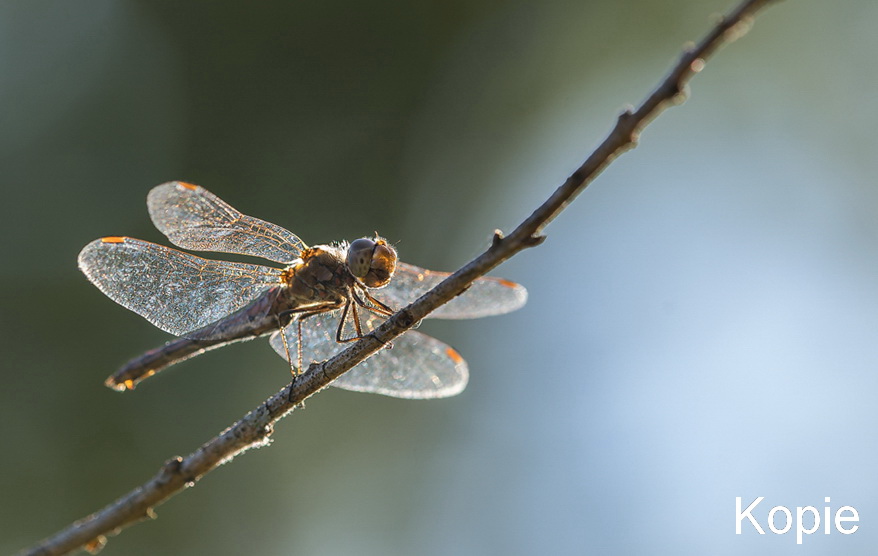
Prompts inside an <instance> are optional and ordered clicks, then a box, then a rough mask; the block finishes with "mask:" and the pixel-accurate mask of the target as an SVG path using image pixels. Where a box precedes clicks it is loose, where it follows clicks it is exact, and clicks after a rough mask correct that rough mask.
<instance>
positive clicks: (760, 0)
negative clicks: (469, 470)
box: [22, 0, 773, 555]
mask: <svg viewBox="0 0 878 556" xmlns="http://www.w3.org/2000/svg"><path fill="white" fill-rule="evenodd" d="M772 1H773V0H748V1H745V2H743V3H742V4H741V5H740V6H738V7H737V8H736V9H735V10H734V11H732V12H731V13H730V14H729V15H728V16H726V17H725V18H723V19H722V20H721V21H719V22H718V23H717V24H716V25H715V26H714V27H713V29H711V31H710V32H709V33H708V34H707V36H705V37H704V39H702V40H701V42H700V43H698V44H697V45H694V46H692V47H690V48H687V49H686V50H685V51H684V52H683V54H682V55H681V57H680V59H679V61H678V62H677V63H676V64H675V65H674V67H673V68H672V69H671V71H670V73H669V74H668V75H667V77H666V78H665V79H664V80H663V81H662V82H661V83H660V84H659V86H658V87H657V88H656V89H655V90H654V91H653V92H652V93H651V94H650V95H649V96H648V97H647V98H646V100H645V101H644V102H643V104H641V105H640V106H639V107H638V108H637V109H636V110H633V111H632V110H626V111H625V112H624V113H622V114H621V115H620V116H619V118H618V120H617V121H616V125H615V127H614V128H613V130H612V131H611V132H610V134H609V135H608V136H607V138H606V139H604V141H603V142H602V143H601V144H600V145H599V146H598V147H597V148H596V149H595V151H594V152H593V153H592V154H591V155H590V156H589V157H588V159H587V160H586V161H585V162H584V163H583V164H582V166H580V167H579V168H578V169H577V170H576V171H575V172H573V174H572V175H571V176H570V177H569V178H567V181H565V182H564V184H563V185H561V187H559V188H558V189H557V190H556V191H555V192H554V193H552V195H551V196H550V197H549V198H548V199H547V200H546V202H544V203H543V204H542V205H541V206H540V207H539V208H537V210H535V211H534V212H533V214H531V215H530V216H529V217H528V218H527V219H526V220H525V221H524V222H522V223H521V224H520V225H519V226H518V227H517V228H516V229H515V230H514V231H513V232H512V233H511V234H509V236H507V237H503V236H502V234H501V233H500V232H499V231H498V232H496V233H495V235H494V241H493V242H492V244H491V246H490V247H489V248H488V250H487V251H485V252H484V253H482V254H481V255H479V256H478V257H476V258H475V259H473V260H472V261H470V262H469V263H468V264H466V265H465V266H464V267H462V268H461V269H460V270H458V271H457V272H455V273H454V274H452V275H451V276H449V277H448V278H447V279H446V280H444V281H443V282H442V283H440V284H439V285H438V286H436V287H435V288H433V289H432V290H430V291H429V292H427V293H426V294H424V295H423V296H421V297H420V298H419V299H417V300H416V301H415V302H413V303H412V304H410V305H409V306H408V307H405V308H403V309H401V310H400V311H398V312H397V313H395V314H394V315H393V316H391V317H390V318H388V319H387V321H385V322H384V323H383V324H382V325H381V326H379V327H378V328H376V329H375V330H374V331H373V332H372V334H370V335H369V336H367V337H365V338H363V339H362V340H360V341H358V342H356V343H355V344H354V345H352V346H351V347H349V348H347V349H345V350H343V351H342V352H340V353H338V354H337V355H335V356H334V357H332V358H331V359H329V360H327V361H324V362H322V363H314V364H312V365H311V366H310V367H309V368H308V370H307V371H306V372H305V373H303V374H302V375H300V376H299V377H298V378H297V379H296V380H295V381H293V382H292V383H290V384H289V385H287V386H286V387H285V388H284V389H282V390H281V391H280V392H278V393H276V394H274V395H273V396H271V397H270V398H269V399H267V400H266V401H265V402H263V403H262V404H261V405H260V406H259V407H257V408H256V409H254V410H252V411H250V412H249V413H248V414H247V415H245V416H244V418H242V419H241V420H240V421H238V422H237V423H235V424H234V425H232V426H231V427H229V428H228V429H226V430H225V431H223V432H222V433H220V434H219V435H218V436H216V437H215V438H213V439H212V440H210V441H209V442H207V443H206V444H204V445H203V446H201V447H200V448H198V450H196V451H195V452H193V453H192V454H190V455H188V456H187V457H185V458H180V457H176V458H173V459H171V460H169V461H168V462H166V463H165V464H164V466H162V468H161V470H159V472H158V474H156V476H155V477H153V478H152V479H150V480H149V481H147V482H146V483H145V484H143V485H142V486H139V487H137V488H135V489H134V490H132V491H131V492H129V493H128V494H126V495H125V496H123V497H121V498H119V499H118V500H117V501H115V502H113V503H112V504H110V505H109V506H107V507H105V508H104V509H102V510H100V511H98V512H96V513H94V514H92V515H90V516H88V517H86V518H84V519H82V520H80V521H77V522H75V523H73V524H72V525H70V526H69V527H67V528H66V529H64V530H62V531H61V532H59V533H58V534H56V535H55V536H53V537H50V538H48V539H46V540H44V541H42V542H40V543H39V544H38V545H36V546H34V547H32V548H30V549H28V550H26V551H24V552H22V554H28V555H37V554H39V555H47V554H66V553H68V552H71V551H73V550H76V549H77V548H85V549H87V550H90V551H96V550H98V549H99V548H101V547H102V546H103V545H104V543H106V535H114V534H117V533H118V532H119V531H121V530H122V529H123V528H125V527H127V526H129V525H132V524H133V523H136V522H138V521H141V520H143V519H148V518H150V519H151V518H154V517H155V514H154V513H153V508H154V507H155V506H158V505H159V504H161V503H163V502H165V501H166V500H167V499H168V498H170V497H171V496H173V495H174V494H176V493H178V492H180V491H181V490H183V489H185V488H187V487H190V486H193V485H194V484H195V482H196V481H198V480H199V479H200V478H201V477H203V476H204V475H205V474H206V473H208V472H209V471H211V470H213V469H215V468H216V467H218V466H219V465H221V464H223V463H226V462H228V461H230V460H231V459H232V458H234V457H235V456H236V455H238V454H240V453H242V452H244V451H245V450H247V449H249V448H253V447H259V446H264V445H266V444H267V443H268V441H269V437H270V436H271V433H272V430H273V426H274V423H275V422H277V421H278V420H280V419H281V418H283V417H284V416H286V415H287V414H289V413H290V412H291V411H292V410H293V409H295V408H296V407H297V406H298V405H299V404H301V403H302V402H303V401H304V400H305V399H307V398H308V397H310V396H312V395H313V394H315V393H316V392H318V391H319V390H321V389H322V388H324V387H326V386H327V385H329V383H331V382H332V381H333V380H335V379H336V378H338V377H339V376H341V375H342V374H343V373H345V372H347V371H348V370H350V369H351V368H353V367H354V366H355V365H357V364H358V363H360V362H361V361H363V360H365V359H366V358H367V357H369V356H370V355H372V354H374V353H375V352H377V351H378V350H380V349H381V348H382V347H383V346H384V345H386V344H387V343H388V342H390V341H391V340H393V339H394V338H396V337H397V336H399V335H401V334H403V333H404V332H405V331H406V330H408V329H410V328H411V327H412V326H414V325H415V324H416V323H417V322H418V321H420V320H421V319H423V318H424V317H426V316H427V315H428V314H430V312H431V311H433V310H435V309H436V308H437V307H439V306H440V305H442V304H444V303H446V302H448V301H449V300H451V299H452V298H454V297H455V296H457V295H459V294H460V293H461V292H463V291H464V290H465V289H466V288H467V287H468V286H469V285H470V284H471V283H472V282H473V281H474V280H475V279H476V278H478V277H480V276H483V275H485V274H486V273H487V272H489V271H490V270H491V269H493V268H495V267H496V266H498V265H499V264H501V263H502V262H504V261H506V260H507V259H509V258H510V257H512V256H513V255H515V254H517V253H518V252H520V251H523V250H524V249H527V248H528V247H533V246H535V245H538V244H540V243H541V242H542V241H543V239H544V237H543V236H541V235H539V234H540V232H541V230H542V229H543V228H544V227H545V226H546V224H548V223H549V222H551V221H552V220H553V219H554V218H555V217H556V216H557V215H558V214H559V213H560V212H561V211H562V210H564V208H565V207H566V206H567V205H568V204H569V203H570V202H571V201H572V200H573V199H574V198H575V197H576V195H578V194H579V193H580V192H581V191H582V190H583V189H585V188H586V187H587V186H588V184H589V183H591V181H592V180H594V178H595V177H596V176H597V175H598V174H600V173H601V171H603V169H604V168H606V167H607V166H608V165H609V164H610V162H612V161H613V159H615V158H616V157H617V156H619V155H620V154H622V153H623V152H625V151H627V150H628V149H631V148H633V147H634V146H635V144H636V142H637V137H638V134H639V133H640V131H641V130H642V129H643V128H644V127H645V126H646V125H647V124H648V123H649V122H650V121H652V119H653V118H655V117H656V116H657V115H658V114H660V113H661V112H662V111H664V109H665V108H667V107H668V106H670V105H673V104H678V103H679V102H680V101H682V100H683V98H684V96H685V90H686V85H687V83H688V81H689V80H690V79H691V78H692V76H693V75H694V74H696V73H697V72H699V71H701V69H702V68H703V67H704V60H705V59H706V58H708V57H709V56H710V55H711V54H713V53H714V52H715V51H716V50H717V49H718V48H719V47H720V46H722V45H723V44H724V43H726V42H730V41H731V40H734V39H736V38H737V37H738V36H740V35H741V34H743V33H744V32H745V31H746V30H747V28H749V25H750V20H751V18H752V16H753V15H755V13H756V12H757V11H759V10H760V9H762V8H763V7H765V6H766V5H767V4H769V3H771V2H772Z"/></svg>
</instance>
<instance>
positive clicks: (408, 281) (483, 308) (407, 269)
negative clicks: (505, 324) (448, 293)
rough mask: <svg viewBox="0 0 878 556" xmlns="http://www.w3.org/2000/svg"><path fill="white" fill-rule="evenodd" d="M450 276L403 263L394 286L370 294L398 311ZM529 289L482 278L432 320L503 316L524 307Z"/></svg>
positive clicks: (502, 281)
mask: <svg viewBox="0 0 878 556" xmlns="http://www.w3.org/2000/svg"><path fill="white" fill-rule="evenodd" d="M448 276H449V273H448V272H437V271H435V270H427V269H424V268H421V267H418V266H414V265H410V264H406V263H403V262H400V263H399V264H397V266H396V272H395V273H394V274H393V278H392V279H391V280H390V283H389V284H388V285H387V286H385V287H383V288H381V289H379V290H374V291H371V292H370V293H371V294H372V295H374V296H375V297H377V298H378V299H379V300H380V301H382V302H383V303H385V304H387V305H389V306H390V308H392V309H394V310H397V309H401V308H402V307H404V306H406V305H408V304H409V303H411V302H412V301H414V300H415V299H417V298H419V297H421V296H422V295H423V294H425V293H426V292H427V291H428V290H430V289H432V288H433V287H434V286H436V285H437V284H438V283H439V282H441V281H442V280H444V279H445V278H447V277H448ZM525 302H527V290H526V289H525V288H524V286H522V285H521V284H516V283H515V282H510V281H509V280H504V279H502V278H494V277H491V276H485V277H483V278H479V279H478V280H476V281H475V282H473V284H472V285H471V286H470V288H469V289H468V290H466V291H465V292H463V293H462V294H460V295H459V296H457V297H455V298H454V299H452V300H451V301H449V302H448V303H446V304H445V305H443V306H442V307H439V308H438V309H436V310H435V311H433V312H432V313H430V315H429V317H430V318H438V319H475V318H479V317H489V316H492V315H501V314H503V313H508V312H510V311H514V310H516V309H519V308H521V307H522V306H524V304H525Z"/></svg>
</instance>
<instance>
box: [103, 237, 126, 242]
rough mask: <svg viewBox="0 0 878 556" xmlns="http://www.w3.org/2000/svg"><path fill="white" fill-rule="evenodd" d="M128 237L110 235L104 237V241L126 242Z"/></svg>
mask: <svg viewBox="0 0 878 556" xmlns="http://www.w3.org/2000/svg"><path fill="white" fill-rule="evenodd" d="M126 239H128V238H127V237H125V236H110V237H102V238H101V242H102V243H125V240H126Z"/></svg>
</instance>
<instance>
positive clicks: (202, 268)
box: [79, 237, 280, 336]
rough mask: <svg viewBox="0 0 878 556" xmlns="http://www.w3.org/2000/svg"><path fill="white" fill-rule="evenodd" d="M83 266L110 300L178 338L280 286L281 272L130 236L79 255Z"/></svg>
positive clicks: (110, 239)
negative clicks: (205, 255)
mask: <svg viewBox="0 0 878 556" xmlns="http://www.w3.org/2000/svg"><path fill="white" fill-rule="evenodd" d="M79 268H80V269H81V270H82V272H84V273H85V275H86V276H87V277H88V279H89V280H90V281H91V282H92V283H93V284H94V285H95V286H97V287H98V289H100V290H101V291H102V292H104V294H106V295H107V297H109V298H110V299H112V300H113V301H115V302H116V303H118V304H119V305H122V306H123V307H125V308H127V309H130V310H132V311H134V312H135V313H137V314H138V315H140V316H142V317H144V318H145V319H146V320H148V321H149V322H151V323H153V324H154V325H156V326H157V327H159V328H161V329H162V330H164V331H166V332H170V333H171V334H174V335H175V336H184V335H186V333H188V332H191V331H193V330H196V329H198V328H201V327H203V326H206V325H208V324H211V323H213V322H215V321H217V320H219V319H221V318H222V317H225V316H226V315H228V314H229V313H232V312H234V311H235V310H237V309H240V308H241V307H243V306H245V305H246V304H247V303H248V302H250V301H252V300H253V299H254V298H256V297H257V296H258V295H259V294H260V293H262V292H263V291H265V290H267V289H268V288H270V287H272V286H278V285H280V270H278V269H274V268H269V267H267V266H260V265H254V264H244V263H231V262H225V261H211V260H208V259H203V258H201V257H196V256H195V255H190V254H188V253H183V252H182V251H177V250H176V249H170V248H168V247H164V246H163V245H157V244H155V243H150V242H148V241H141V240H139V239H133V238H129V237H105V238H103V239H98V240H95V241H93V242H91V243H89V244H88V245H86V246H85V247H84V248H83V250H82V252H80V253H79Z"/></svg>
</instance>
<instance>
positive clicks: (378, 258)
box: [346, 235, 396, 288]
mask: <svg viewBox="0 0 878 556" xmlns="http://www.w3.org/2000/svg"><path fill="white" fill-rule="evenodd" d="M346 263H347V265H348V270H350V271H351V274H353V275H354V276H355V277H356V278H359V279H360V280H362V282H363V284H365V285H366V287H368V288H380V287H383V286H386V285H387V284H388V283H389V282H390V278H392V277H393V272H394V271H395V270H396V249H394V248H393V246H392V245H390V244H388V243H387V241H385V240H384V239H382V238H380V237H378V236H377V235H376V236H375V237H374V238H368V237H362V238H360V239H358V240H356V241H354V242H352V243H351V244H350V246H348V253H347V259H346Z"/></svg>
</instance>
